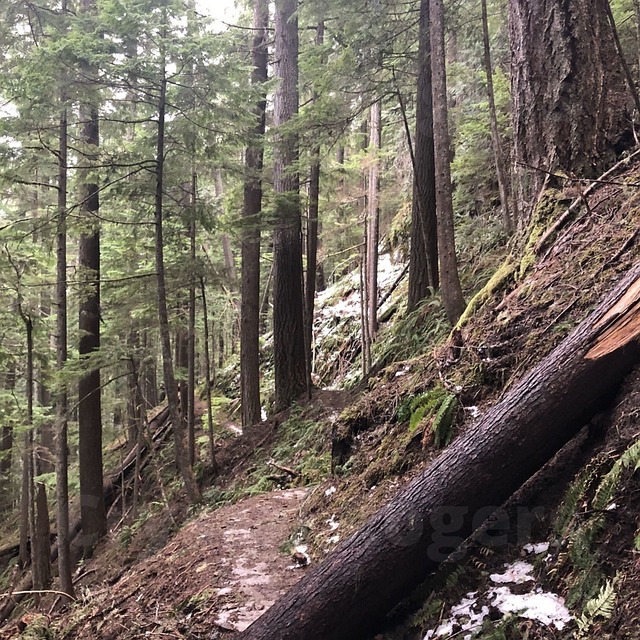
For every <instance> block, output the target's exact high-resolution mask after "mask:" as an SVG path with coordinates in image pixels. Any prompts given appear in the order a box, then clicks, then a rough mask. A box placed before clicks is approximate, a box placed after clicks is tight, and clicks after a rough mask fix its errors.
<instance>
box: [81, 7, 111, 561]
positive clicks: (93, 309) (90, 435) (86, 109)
mask: <svg viewBox="0 0 640 640" xmlns="http://www.w3.org/2000/svg"><path fill="white" fill-rule="evenodd" d="M81 8H82V12H83V13H84V14H86V15H89V14H93V13H94V11H95V9H96V5H95V0H82V4H81ZM83 74H84V75H85V77H86V78H88V79H92V78H94V77H95V76H96V70H95V68H94V67H93V66H92V65H90V64H89V63H83ZM81 113H82V121H83V125H82V133H81V139H82V143H83V145H84V149H83V154H84V162H85V163H86V164H87V165H90V164H92V163H94V162H97V159H98V158H97V154H98V146H99V144H100V129H99V121H98V107H97V104H96V102H95V96H94V94H93V87H90V88H89V91H88V99H86V102H85V103H84V104H83V105H82V106H81ZM81 194H82V197H81V202H82V205H81V207H80V210H81V212H82V217H83V220H84V232H83V233H81V235H80V243H79V248H78V264H79V265H80V270H81V271H80V277H81V279H82V282H83V288H82V290H81V294H80V295H81V299H80V303H79V322H78V328H79V334H80V344H79V353H80V357H81V358H82V357H83V356H91V355H92V354H95V352H97V351H98V350H99V349H100V230H99V226H98V221H97V218H96V217H95V216H96V215H97V214H98V211H99V209H100V201H99V196H98V194H99V188H98V184H97V183H96V182H95V181H94V177H93V175H92V173H91V172H87V173H86V175H85V176H84V179H83V182H82V186H81ZM78 398H79V401H78V429H79V442H78V455H79V458H80V505H81V507H80V508H81V511H82V533H83V536H84V538H83V540H84V544H85V545H86V547H87V551H90V550H91V548H92V547H93V546H94V545H95V543H96V542H97V541H98V540H99V539H100V538H101V537H102V536H103V535H104V534H105V533H106V532H107V515H106V511H105V507H104V499H103V496H102V399H101V391H100V370H99V369H93V370H91V371H88V372H87V373H86V374H85V375H83V376H82V377H81V378H80V380H79V382H78Z"/></svg>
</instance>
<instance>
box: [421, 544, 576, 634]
mask: <svg viewBox="0 0 640 640" xmlns="http://www.w3.org/2000/svg"><path fill="white" fill-rule="evenodd" d="M548 546H549V545H547V544H546V543H540V544H531V545H525V547H524V550H525V551H527V552H531V553H536V554H538V553H545V552H546V551H547V549H548ZM504 569H505V571H504V573H493V574H491V575H490V576H489V577H490V579H491V581H492V582H494V583H497V584H504V583H510V584H524V583H526V582H530V581H532V580H533V577H532V576H531V575H530V574H531V572H532V571H533V566H531V565H530V564H529V563H528V562H522V561H517V562H514V563H512V564H508V565H505V566H504ZM478 600H479V598H478V592H477V591H473V592H471V593H467V595H466V596H465V597H464V598H463V599H462V600H461V601H460V602H459V603H458V604H457V605H455V606H453V607H452V608H451V614H450V616H449V618H448V619H447V620H445V621H444V622H442V623H441V624H440V625H439V626H438V627H436V628H435V629H429V630H428V631H427V634H426V635H425V636H424V640H431V639H432V638H443V637H448V636H451V635H454V634H455V636H456V638H458V637H460V638H462V640H472V638H473V637H474V636H475V635H477V633H478V632H480V630H481V627H482V623H483V621H484V620H485V618H486V617H487V616H488V615H489V606H487V605H485V604H480V603H479V602H478ZM482 600H483V601H484V602H488V603H489V604H490V605H491V606H492V607H495V608H496V609H498V610H499V611H500V612H501V613H503V614H505V615H507V614H509V615H516V616H519V617H521V618H527V619H528V620H535V621H537V622H539V623H541V624H544V625H546V626H553V627H555V628H556V629H558V630H559V631H561V630H562V629H564V627H565V626H566V625H567V624H568V623H569V622H571V620H572V619H573V618H572V616H571V614H570V613H569V610H568V609H567V607H566V606H565V603H564V598H561V597H560V596H558V595H557V594H555V593H550V592H544V591H543V590H542V589H540V588H537V589H535V590H534V591H531V592H529V593H521V594H516V593H513V592H512V591H511V589H510V588H509V587H507V586H500V587H491V588H490V589H489V590H488V591H487V592H486V593H485V594H484V595H483V596H482ZM466 632H468V633H466ZM461 634H464V635H461Z"/></svg>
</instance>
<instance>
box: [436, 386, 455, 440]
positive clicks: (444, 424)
mask: <svg viewBox="0 0 640 640" xmlns="http://www.w3.org/2000/svg"><path fill="white" fill-rule="evenodd" d="M457 409H458V398H456V396H455V395H453V394H448V395H447V396H446V397H445V399H444V400H443V401H442V404H441V405H440V408H439V409H438V413H436V417H435V418H434V419H433V424H432V425H431V431H432V433H433V442H434V444H435V446H436V447H437V448H438V449H442V448H443V447H446V446H447V445H448V444H449V443H450V442H451V439H452V437H453V429H452V427H453V419H454V417H455V414H456V410H457Z"/></svg>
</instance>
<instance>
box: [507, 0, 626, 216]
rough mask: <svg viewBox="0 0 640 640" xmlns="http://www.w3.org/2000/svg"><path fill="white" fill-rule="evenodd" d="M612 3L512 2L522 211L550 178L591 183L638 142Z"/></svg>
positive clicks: (513, 84)
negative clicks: (570, 176)
mask: <svg viewBox="0 0 640 640" xmlns="http://www.w3.org/2000/svg"><path fill="white" fill-rule="evenodd" d="M607 2H608V0H573V1H572V2H565V1H564V0H539V1H538V2H531V1H530V0H510V1H509V29H510V38H511V52H512V53H511V95H512V101H513V108H512V112H513V129H514V143H515V160H516V163H520V165H519V170H518V172H517V179H518V180H517V189H518V196H519V199H520V201H521V203H522V206H519V209H520V210H521V212H522V213H525V214H526V215H530V213H531V209H532V207H531V203H533V202H534V201H535V197H536V196H537V195H538V192H539V190H540V187H541V185H542V182H543V181H544V179H545V177H546V175H545V174H544V173H543V172H542V171H539V169H542V170H546V171H549V170H551V171H553V170H555V169H558V170H560V171H564V172H567V171H568V172H573V173H575V174H578V175H580V176H584V177H589V176H594V175H597V174H598V173H599V171H600V170H601V169H602V168H603V166H606V165H608V164H610V162H611V160H612V159H613V158H614V157H615V155H616V153H617V152H620V151H621V150H623V149H624V148H626V147H627V146H629V145H630V144H632V143H633V137H632V136H631V127H630V118H629V113H628V107H627V104H628V95H629V94H628V89H627V87H626V86H625V80H624V77H623V73H622V69H621V66H620V61H619V59H618V56H617V55H616V50H615V45H614V41H613V34H612V31H611V25H610V24H609V21H608V19H607V11H606V3H607Z"/></svg>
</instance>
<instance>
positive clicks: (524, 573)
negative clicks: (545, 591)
mask: <svg viewBox="0 0 640 640" xmlns="http://www.w3.org/2000/svg"><path fill="white" fill-rule="evenodd" d="M505 569H506V571H505V572H504V573H492V574H491V575H490V576H489V578H490V579H491V582H496V583H497V584H505V583H511V584H524V583H525V582H530V581H531V580H533V576H531V575H529V574H530V573H531V572H532V571H533V566H531V565H530V564H529V563H528V562H521V561H518V562H514V563H513V564H509V565H506V566H505Z"/></svg>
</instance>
